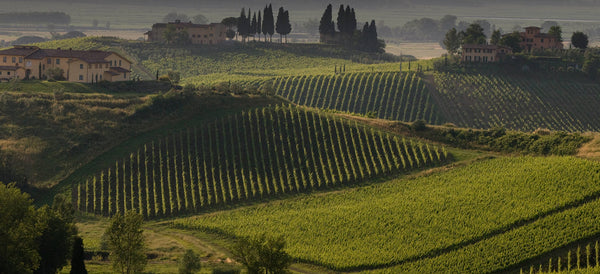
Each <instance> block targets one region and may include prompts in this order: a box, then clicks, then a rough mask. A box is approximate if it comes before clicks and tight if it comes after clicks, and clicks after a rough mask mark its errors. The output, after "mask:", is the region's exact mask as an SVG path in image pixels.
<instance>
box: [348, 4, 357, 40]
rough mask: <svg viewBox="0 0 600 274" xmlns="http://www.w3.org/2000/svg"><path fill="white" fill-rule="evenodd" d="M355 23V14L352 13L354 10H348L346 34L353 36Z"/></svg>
mask: <svg viewBox="0 0 600 274" xmlns="http://www.w3.org/2000/svg"><path fill="white" fill-rule="evenodd" d="M357 24H358V23H357V21H356V12H354V8H353V9H351V10H350V14H349V18H348V28H349V30H348V32H349V33H350V34H353V33H354V31H355V30H356V27H357Z"/></svg>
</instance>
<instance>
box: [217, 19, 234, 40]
mask: <svg viewBox="0 0 600 274" xmlns="http://www.w3.org/2000/svg"><path fill="white" fill-rule="evenodd" d="M221 24H223V25H225V26H226V27H227V32H226V33H225V36H227V38H229V39H233V38H234V37H235V31H234V30H233V29H232V28H233V27H234V26H237V24H238V18H236V17H227V18H223V20H221Z"/></svg>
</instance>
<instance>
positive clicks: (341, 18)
mask: <svg viewBox="0 0 600 274" xmlns="http://www.w3.org/2000/svg"><path fill="white" fill-rule="evenodd" d="M337 27H338V31H339V32H340V33H346V10H345V9H344V5H340V9H339V10H338V16H337Z"/></svg>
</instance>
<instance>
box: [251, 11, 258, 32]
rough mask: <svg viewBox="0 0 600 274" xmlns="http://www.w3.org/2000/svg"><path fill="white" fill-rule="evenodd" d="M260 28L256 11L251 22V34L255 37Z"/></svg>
mask: <svg viewBox="0 0 600 274" xmlns="http://www.w3.org/2000/svg"><path fill="white" fill-rule="evenodd" d="M257 28H258V22H257V20H256V12H255V13H254V15H253V16H252V21H251V22H250V35H251V36H252V37H255V35H256V32H257Z"/></svg>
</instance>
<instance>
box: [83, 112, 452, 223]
mask: <svg viewBox="0 0 600 274" xmlns="http://www.w3.org/2000/svg"><path fill="white" fill-rule="evenodd" d="M448 157H449V156H448V154H447V152H446V151H445V150H444V149H439V148H436V147H433V146H431V145H428V144H423V143H418V142H415V141H412V140H406V139H403V138H399V137H396V136H392V135H388V134H385V133H382V132H380V131H375V130H373V129H370V128H366V127H363V126H359V125H357V124H349V123H347V122H344V121H342V120H339V119H336V118H332V117H329V116H325V115H320V114H318V113H315V112H311V111H307V110H304V109H300V108H295V107H291V106H279V105H277V106H274V107H267V108H262V109H255V110H253V111H246V112H243V113H241V114H238V115H234V116H230V117H227V118H222V119H218V120H217V121H214V122H212V123H208V124H204V125H203V126H201V127H196V128H188V129H185V130H182V131H179V132H176V133H174V134H172V135H169V136H167V137H165V138H161V139H159V140H155V141H153V142H150V143H147V144H144V145H143V146H141V147H139V148H138V149H137V150H136V151H135V152H133V153H131V154H130V155H128V156H127V157H125V158H123V159H121V160H118V161H116V162H115V163H114V164H112V165H111V166H107V167H106V168H105V169H104V170H103V171H102V172H100V173H99V174H96V175H94V176H91V177H90V178H89V179H88V180H86V181H85V182H82V183H80V184H77V185H75V186H74V188H73V190H72V194H73V200H74V204H76V206H77V208H78V209H79V210H82V211H87V212H92V213H96V214H101V215H113V214H115V213H119V212H124V211H126V210H132V209H133V210H136V211H138V212H140V213H142V214H143V215H144V216H146V217H148V218H152V217H162V216H176V215H178V214H182V213H192V212H199V211H203V210H205V209H206V208H210V207H215V206H225V205H235V204H238V203H243V202H244V201H254V200H263V199H269V198H271V197H277V196H281V195H286V194H294V193H302V192H310V191H313V190H318V189H327V188H332V187H337V186H341V185H347V184H352V183H358V182H362V181H364V180H366V179H368V178H373V177H376V176H380V175H383V174H389V173H396V172H403V171H409V170H413V169H417V168H421V167H425V166H435V165H439V164H440V163H442V162H444V161H446V160H447V159H448Z"/></svg>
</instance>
